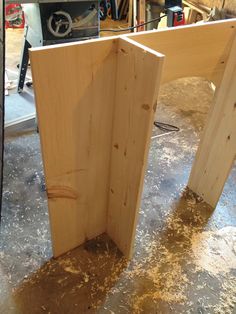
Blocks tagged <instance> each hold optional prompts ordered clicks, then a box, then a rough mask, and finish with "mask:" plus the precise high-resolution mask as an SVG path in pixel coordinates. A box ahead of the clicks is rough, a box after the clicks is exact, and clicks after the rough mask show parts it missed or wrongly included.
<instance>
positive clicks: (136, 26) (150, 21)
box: [100, 14, 167, 33]
mask: <svg viewBox="0 0 236 314" xmlns="http://www.w3.org/2000/svg"><path fill="white" fill-rule="evenodd" d="M165 16H167V15H166V14H164V15H162V16H160V17H157V18H155V19H152V20H149V21H147V22H144V23H141V24H138V25H135V26H131V27H127V28H119V29H114V28H110V29H109V28H105V29H100V32H114V33H119V32H126V31H131V30H132V29H135V28H138V27H141V26H144V25H147V24H149V23H152V22H155V21H160V20H161V19H162V18H163V17H165Z"/></svg>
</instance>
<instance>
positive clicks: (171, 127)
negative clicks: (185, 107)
mask: <svg viewBox="0 0 236 314" xmlns="http://www.w3.org/2000/svg"><path fill="white" fill-rule="evenodd" d="M154 125H155V126H156V127H157V128H159V129H160V130H162V131H166V132H178V131H179V130H180V129H179V128H178V127H177V126H175V125H172V124H168V123H163V122H159V121H154Z"/></svg>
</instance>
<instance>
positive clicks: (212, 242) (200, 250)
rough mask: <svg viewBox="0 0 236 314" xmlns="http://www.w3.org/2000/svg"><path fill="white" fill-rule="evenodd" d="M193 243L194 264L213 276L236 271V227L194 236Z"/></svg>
mask: <svg viewBox="0 0 236 314" xmlns="http://www.w3.org/2000/svg"><path fill="white" fill-rule="evenodd" d="M191 243H192V251H193V254H194V256H195V260H194V262H195V263H196V264H197V265H198V266H200V267H202V268H203V269H205V270H207V271H208V272H210V273H211V274H213V275H215V276H217V275H219V274H220V273H229V272H230V271H231V270H232V269H236V227H225V228H222V229H220V230H217V231H214V232H212V231H208V232H202V233H197V234H194V235H193V237H192V240H191Z"/></svg>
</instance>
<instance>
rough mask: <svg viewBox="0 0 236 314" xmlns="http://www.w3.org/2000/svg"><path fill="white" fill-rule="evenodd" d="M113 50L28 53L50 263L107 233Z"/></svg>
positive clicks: (75, 47)
mask: <svg viewBox="0 0 236 314" xmlns="http://www.w3.org/2000/svg"><path fill="white" fill-rule="evenodd" d="M116 45H117V42H116V40H106V39H105V40H102V41H96V40H95V41H90V42H88V43H78V44H72V45H60V46H55V47H50V48H45V49H35V50H34V51H31V53H30V57H31V62H32V68H33V80H34V87H35V92H36V103H37V114H38V120H39V130H40V138H41V145H42V152H43V159H44V169H45V176H46V186H47V194H48V203H49V213H50V222H51V232H52V239H53V252H54V256H58V255H60V254H62V253H64V252H66V251H68V250H70V249H72V248H74V247H77V246H78V245H80V244H81V243H83V242H84V241H85V240H87V239H91V238H93V237H95V236H97V235H99V234H101V233H103V232H105V231H106V211H107V193H108V190H107V189H108V176H109V160H110V143H111V134H112V115H113V107H114V97H115V85H116V81H115V80H116V75H115V73H116V53H115V52H116Z"/></svg>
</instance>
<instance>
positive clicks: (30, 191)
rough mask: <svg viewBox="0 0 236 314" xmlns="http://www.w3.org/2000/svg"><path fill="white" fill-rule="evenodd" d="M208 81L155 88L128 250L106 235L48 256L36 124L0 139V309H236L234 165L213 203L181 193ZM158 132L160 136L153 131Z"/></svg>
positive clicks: (60, 312) (57, 313) (59, 312)
mask: <svg viewBox="0 0 236 314" xmlns="http://www.w3.org/2000/svg"><path fill="white" fill-rule="evenodd" d="M212 97H213V91H212V88H211V85H210V84H209V83H208V82H206V81H205V80H202V79H197V78H189V79H182V80H178V81H175V82H172V83H170V84H168V85H164V86H163V87H162V88H161V92H160V98H159V102H158V109H157V113H156V119H157V120H158V121H161V122H166V123H171V124H174V125H176V126H178V127H179V128H180V131H179V132H172V133H168V134H160V133H159V132H157V130H154V133H153V139H152V142H151V147H150V153H149V160H148V167H147V172H146V176H145V184H144V191H143V196H142V204H141V208H140V218H139V222H138V228H137V234H136V241H135V253H134V257H133V259H132V260H131V261H130V262H129V263H128V262H127V261H126V260H125V259H124V258H123V257H122V255H121V254H120V253H119V252H118V251H117V249H116V248H115V246H114V245H113V243H111V242H110V241H109V239H107V237H106V236H101V237H99V238H98V239H96V240H93V241H90V242H88V243H86V244H85V245H83V246H81V247H79V248H77V249H75V250H73V251H72V252H70V253H68V254H66V255H64V256H62V257H60V258H58V259H53V258H52V250H51V239H50V231H49V221H48V211H47V202H46V194H45V185H44V176H43V169H42V161H41V154H40V146H39V137H38V134H36V133H35V132H30V131H29V132H25V133H24V134H22V133H21V134H16V135H12V136H11V137H7V138H6V143H5V168H4V193H3V221H2V226H1V237H0V282H1V285H0V313H1V314H2V313H4V314H5V313H6V314H11V313H23V314H28V313H30V314H35V313H48V314H49V313H50V314H64V313H65V314H66V313H72V314H73V313H79V314H80V313H102V314H103V313H110V314H114V313H115V314H117V313H147V314H149V313H150V314H154V313H157V314H159V313H164V314H165V313H166V314H168V313H178V314H179V313H197V314H203V313H219V314H221V313H222V314H223V313H224V314H225V313H236V284H235V282H236V189H235V181H236V167H235V166H234V168H233V170H232V172H231V175H230V178H229V179H228V181H227V183H226V186H225V189H224V192H223V194H222V197H221V199H220V202H219V203H218V206H217V207H216V209H215V210H213V209H211V208H210V207H209V206H207V205H206V204H205V203H203V202H201V201H200V200H198V199H195V198H194V197H193V196H192V195H189V194H187V193H186V190H185V187H186V184H187V181H188V176H189V172H190V169H191V165H192V162H193V158H194V155H195V152H196V149H197V145H198V141H199V134H200V132H201V130H202V128H203V126H204V123H205V118H206V114H207V112H208V109H209V105H210V102H211V100H212ZM157 134H159V135H158V136H157Z"/></svg>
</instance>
